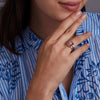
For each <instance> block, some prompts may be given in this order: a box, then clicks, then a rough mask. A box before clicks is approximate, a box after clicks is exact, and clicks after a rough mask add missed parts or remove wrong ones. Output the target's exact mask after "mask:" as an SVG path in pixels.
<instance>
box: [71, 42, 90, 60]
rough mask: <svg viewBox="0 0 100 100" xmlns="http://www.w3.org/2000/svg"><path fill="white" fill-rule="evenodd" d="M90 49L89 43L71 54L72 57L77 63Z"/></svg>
mask: <svg viewBox="0 0 100 100" xmlns="http://www.w3.org/2000/svg"><path fill="white" fill-rule="evenodd" d="M89 47H90V45H89V43H87V44H84V45H83V46H81V47H78V48H77V49H76V50H75V51H73V52H72V53H71V54H70V57H71V58H72V59H73V61H75V60H76V59H77V58H78V57H79V56H80V55H81V54H82V53H84V52H85V51H86V50H87V49H88V48H89Z"/></svg>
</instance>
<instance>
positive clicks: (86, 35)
mask: <svg viewBox="0 0 100 100" xmlns="http://www.w3.org/2000/svg"><path fill="white" fill-rule="evenodd" d="M90 35H91V32H87V33H84V34H82V35H79V36H76V37H74V38H72V39H70V40H69V41H68V42H67V43H66V45H67V46H70V44H71V43H74V47H76V46H77V45H78V44H80V43H81V42H83V41H84V40H86V39H87V38H89V37H90Z"/></svg>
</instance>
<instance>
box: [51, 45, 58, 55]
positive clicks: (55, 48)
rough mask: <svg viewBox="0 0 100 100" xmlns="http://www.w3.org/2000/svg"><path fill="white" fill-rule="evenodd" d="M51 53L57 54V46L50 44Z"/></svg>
mask: <svg viewBox="0 0 100 100" xmlns="http://www.w3.org/2000/svg"><path fill="white" fill-rule="evenodd" d="M51 51H52V52H55V53H56V52H58V48H57V45H56V43H55V44H52V46H51Z"/></svg>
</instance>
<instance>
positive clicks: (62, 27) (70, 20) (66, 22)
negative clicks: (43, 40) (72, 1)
mask: <svg viewBox="0 0 100 100" xmlns="http://www.w3.org/2000/svg"><path fill="white" fill-rule="evenodd" d="M81 15H82V13H81V11H76V12H74V13H72V14H71V15H70V16H69V17H68V18H66V19H65V20H64V21H63V22H62V23H61V24H60V25H59V27H58V28H57V29H56V30H55V32H53V34H51V37H52V39H53V40H57V39H58V38H59V37H60V36H61V35H62V34H63V33H64V32H65V31H66V30H67V29H68V28H69V27H70V26H71V25H72V24H73V23H74V22H75V21H76V20H77V19H78V18H79V17H80V16H81ZM52 39H51V40H52Z"/></svg>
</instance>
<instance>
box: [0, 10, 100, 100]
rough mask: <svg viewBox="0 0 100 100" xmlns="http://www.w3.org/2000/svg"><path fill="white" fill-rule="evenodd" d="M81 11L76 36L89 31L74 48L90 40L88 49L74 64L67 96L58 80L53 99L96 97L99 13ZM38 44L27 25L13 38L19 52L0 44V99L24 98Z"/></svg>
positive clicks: (93, 99) (98, 93) (99, 64)
mask: <svg viewBox="0 0 100 100" xmlns="http://www.w3.org/2000/svg"><path fill="white" fill-rule="evenodd" d="M85 13H86V14H87V19H86V20H85V21H84V22H83V24H82V25H81V26H80V27H79V28H78V29H77V34H76V35H77V36H78V35H80V34H83V33H85V32H87V31H91V37H90V38H88V39H87V40H85V41H83V42H82V43H80V44H79V45H78V46H77V47H79V46H82V45H83V44H85V43H90V48H89V49H88V50H87V51H86V52H84V53H83V54H82V55H81V56H80V57H79V58H78V59H77V60H76V62H75V64H74V76H73V79H72V84H71V88H70V93H69V96H68V95H67V93H66V91H65V89H64V87H63V84H62V83H60V84H59V86H58V88H57V90H56V91H55V93H54V95H53V100H99V99H100V14H99V13H87V12H85ZM42 43H43V41H42V40H40V39H39V38H38V37H37V36H36V35H35V34H34V33H33V32H32V31H31V30H30V28H29V27H27V28H26V29H25V30H24V31H23V32H22V40H21V39H20V38H19V37H16V41H15V48H16V52H18V53H20V54H21V55H15V54H12V53H11V52H9V51H8V50H7V49H6V48H5V47H4V46H2V47H0V100H25V96H26V93H27V89H28V86H29V83H30V80H31V79H32V76H33V75H34V70H35V66H36V61H37V54H38V50H39V47H40V46H41V44H42ZM77 47H76V48H77Z"/></svg>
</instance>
